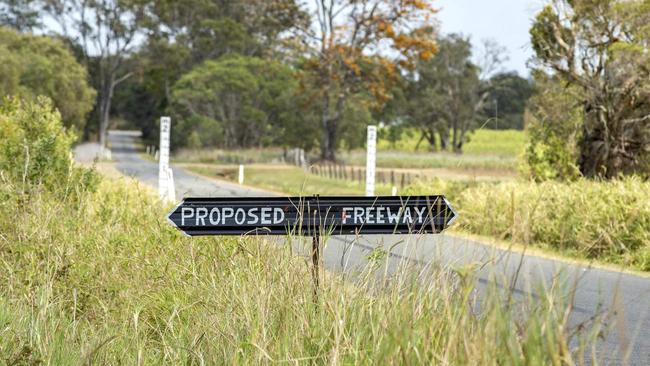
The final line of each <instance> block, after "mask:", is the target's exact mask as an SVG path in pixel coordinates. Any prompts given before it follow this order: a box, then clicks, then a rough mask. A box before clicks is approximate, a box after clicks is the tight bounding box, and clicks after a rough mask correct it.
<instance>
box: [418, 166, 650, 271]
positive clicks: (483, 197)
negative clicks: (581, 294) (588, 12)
mask: <svg viewBox="0 0 650 366" xmlns="http://www.w3.org/2000/svg"><path fill="white" fill-rule="evenodd" d="M408 193H410V194H417V193H422V194H424V193H429V194H430V193H441V194H445V195H447V197H448V198H449V200H450V201H451V203H452V205H453V206H454V208H457V209H458V211H459V214H460V215H459V219H458V225H459V226H460V227H461V228H462V229H463V230H466V231H469V232H471V233H475V234H479V235H489V236H494V237H498V238H502V239H512V240H514V241H516V242H520V243H524V244H535V245H538V246H541V247H546V248H551V249H554V250H558V251H561V252H562V253H563V254H568V255H573V256H576V257H581V258H594V259H599V260H602V261H606V262H610V263H615V264H621V265H625V266H629V267H632V268H635V269H638V270H643V271H650V182H647V181H644V180H642V179H639V178H634V177H631V178H625V179H621V180H614V181H608V182H595V181H589V180H585V179H580V180H577V181H574V182H569V183H561V182H556V181H547V182H542V183H534V182H507V183H506V182H504V183H498V184H495V183H473V184H462V183H444V182H442V181H433V182H420V183H417V184H415V185H413V186H411V187H409V189H408Z"/></svg>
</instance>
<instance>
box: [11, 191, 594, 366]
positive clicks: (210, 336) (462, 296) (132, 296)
mask: <svg viewBox="0 0 650 366" xmlns="http://www.w3.org/2000/svg"><path fill="white" fill-rule="evenodd" d="M1 188H2V189H1V192H2V195H3V198H4V201H3V202H2V203H0V233H1V235H0V267H1V268H2V273H3V276H2V277H3V280H2V281H0V355H2V359H1V360H2V361H1V362H0V363H7V364H15V363H22V364H32V363H46V364H79V363H100V364H159V363H174V364H180V363H184V364H199V365H203V364H270V363H290V364H302V363H312V364H452V365H458V364H493V365H503V364H557V365H560V364H572V363H575V362H578V363H579V362H581V361H583V360H585V358H587V357H591V356H590V355H591V352H592V351H594V350H595V348H594V347H595V343H594V342H595V340H596V338H597V336H598V334H599V333H600V332H601V331H602V328H601V323H600V322H599V321H595V322H594V323H590V324H584V325H583V327H581V328H576V327H574V326H572V325H570V322H569V314H570V311H571V303H570V301H569V297H568V294H569V292H570V291H569V289H567V288H566V286H563V285H562V284H561V283H560V282H554V283H552V284H551V285H550V286H549V287H548V288H540V289H539V290H538V291H536V293H537V294H536V297H535V298H533V297H524V298H518V299H513V297H511V296H510V294H509V293H508V292H507V291H505V290H503V288H507V286H505V287H500V288H496V287H488V288H487V289H485V290H482V291H481V296H478V295H477V291H476V289H477V279H476V278H475V277H474V275H473V274H472V271H469V270H468V271H465V270H462V269H457V270H455V271H451V270H446V269H443V268H436V269H433V270H430V271H429V272H426V274H423V273H419V274H418V275H419V277H418V278H416V276H415V274H412V273H411V272H407V270H406V269H404V270H403V271H400V272H399V273H398V274H397V275H396V276H394V277H391V278H383V277H381V275H380V273H381V269H380V268H381V261H382V260H383V259H382V258H381V257H378V258H377V259H376V261H379V263H372V264H371V265H369V266H368V268H366V270H365V271H366V273H365V274H362V275H360V276H359V277H358V278H360V280H358V281H356V282H354V283H352V282H348V281H345V280H343V278H342V277H341V276H340V275H337V274H325V275H323V278H322V287H321V289H320V294H319V298H318V301H317V302H314V299H313V297H312V291H311V289H312V288H311V286H312V282H311V277H310V272H309V271H310V268H309V263H308V260H307V259H306V258H303V257H301V256H299V255H296V254H295V253H294V252H293V246H292V245H280V246H278V245H277V243H273V242H270V241H269V240H268V239H267V238H255V237H248V238H224V237H212V238H186V237H183V236H182V235H180V234H179V233H178V232H177V231H176V230H174V229H173V228H171V227H170V226H169V225H167V223H166V222H165V221H164V219H163V217H164V213H165V211H166V210H165V208H164V207H161V206H160V205H159V203H157V201H155V200H154V199H153V198H152V197H151V196H149V193H148V192H147V191H145V190H143V189H142V188H140V187H139V186H137V185H136V184H134V183H131V182H125V181H107V180H104V181H103V182H102V183H101V184H100V186H99V188H98V190H97V192H95V193H93V192H81V193H80V195H78V197H77V198H76V199H74V200H72V199H64V198H61V197H60V196H57V195H56V194H54V193H48V192H47V191H41V192H40V193H37V194H32V195H30V196H29V197H27V196H25V195H23V194H16V193H15V192H17V191H16V190H14V189H13V188H14V187H12V186H11V183H10V182H3V185H2V186H1ZM287 240H294V241H295V240H297V239H296V238H287ZM378 268H379V269H378ZM375 270H377V271H379V272H375ZM378 276H379V277H378ZM378 281H379V282H378ZM378 284H381V286H378Z"/></svg>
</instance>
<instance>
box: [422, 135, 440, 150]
mask: <svg viewBox="0 0 650 366" xmlns="http://www.w3.org/2000/svg"><path fill="white" fill-rule="evenodd" d="M424 136H425V137H426V139H427V142H428V143H429V151H431V152H436V150H437V148H438V146H437V144H436V132H435V131H431V130H429V131H426V132H425V133H424Z"/></svg>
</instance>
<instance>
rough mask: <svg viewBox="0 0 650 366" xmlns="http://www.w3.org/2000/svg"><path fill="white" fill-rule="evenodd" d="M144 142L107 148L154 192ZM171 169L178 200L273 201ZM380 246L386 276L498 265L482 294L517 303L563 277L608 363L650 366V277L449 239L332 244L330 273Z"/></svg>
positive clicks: (119, 134) (119, 137)
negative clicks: (509, 291)
mask: <svg viewBox="0 0 650 366" xmlns="http://www.w3.org/2000/svg"><path fill="white" fill-rule="evenodd" d="M138 136H139V135H138V134H137V133H133V132H126V131H111V133H110V134H109V141H110V142H111V148H112V157H113V160H114V161H115V162H116V166H117V169H118V170H119V171H120V172H122V173H123V174H124V175H127V176H132V177H134V178H136V179H138V180H140V181H141V182H143V183H145V184H148V185H151V186H153V187H156V185H157V182H158V166H157V164H156V163H153V162H151V161H147V160H144V159H142V158H141V157H140V155H139V152H138V151H137V149H136V146H137V145H136V144H137V142H138V138H139V137H138ZM172 168H173V171H174V180H175V183H176V197H177V199H178V200H180V199H181V198H182V197H188V196H268V195H271V194H270V193H268V192H265V191H262V190H255V189H251V188H243V187H241V186H239V185H236V184H233V183H228V182H222V181H218V180H212V179H206V178H200V177H197V176H196V175H193V174H190V173H188V172H186V171H184V170H183V169H181V168H178V167H174V166H172ZM432 193H444V192H432ZM452 204H453V202H452ZM498 214H499V213H498V212H496V213H495V215H498ZM380 247H381V248H383V249H385V250H386V251H388V259H387V261H386V266H385V272H386V273H390V272H393V271H396V270H397V269H398V268H400V266H403V265H409V266H412V267H414V268H427V267H428V266H430V265H431V264H432V263H439V264H443V265H448V266H460V265H464V264H471V263H487V262H490V263H492V264H493V265H486V266H479V267H478V269H477V271H478V272H479V286H483V287H484V286H485V285H486V284H488V283H490V282H496V284H497V285H499V283H500V282H501V281H500V280H498V279H508V280H509V281H507V282H510V283H511V282H513V281H512V279H514V278H515V274H517V280H516V281H515V286H514V292H515V293H516V294H517V296H532V297H533V298H537V297H536V295H535V290H534V289H535V288H537V287H535V286H536V285H538V284H540V283H547V284H548V283H549V282H550V281H551V280H552V279H553V278H557V277H558V276H560V277H561V278H563V279H564V280H565V281H567V282H568V283H569V286H570V287H571V288H573V289H574V291H575V292H574V294H573V295H574V310H573V313H572V316H571V322H572V323H573V324H578V323H580V322H582V321H587V320H588V319H590V318H592V317H593V316H595V315H597V314H600V313H602V312H603V311H607V312H608V313H609V315H610V317H609V320H608V324H609V325H610V331H609V332H608V333H607V336H606V338H605V339H604V340H603V341H602V342H601V343H600V344H599V346H598V353H599V355H600V358H601V360H602V362H603V363H604V364H630V365H650V278H644V277H641V276H637V275H633V274H627V273H623V272H618V271H614V270H604V269H598V268H592V267H590V266H587V265H576V264H569V263H565V262H562V261H558V260H553V259H548V258H542V257H537V256H534V255H524V254H522V253H519V252H515V251H506V250H501V249H495V248H494V247H492V246H489V245H485V244H481V243H479V242H476V241H472V240H467V239H463V238H458V237H455V236H451V235H446V234H440V235H399V236H398V235H372V236H371V235H367V236H364V237H359V238H355V237H345V236H337V237H331V238H330V239H329V240H328V241H327V243H326V244H325V247H324V252H323V262H324V265H325V267H326V268H327V269H328V270H330V271H345V272H350V273H354V271H355V270H357V269H359V268H361V267H363V266H364V264H365V263H366V258H367V256H368V254H369V253H370V252H371V251H372V250H374V249H376V248H380ZM495 278H496V279H497V280H495ZM504 282H506V281H504ZM504 282H501V283H504ZM513 331H515V330H514V329H513Z"/></svg>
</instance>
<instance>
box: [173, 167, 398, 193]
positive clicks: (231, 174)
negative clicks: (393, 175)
mask: <svg viewBox="0 0 650 366" xmlns="http://www.w3.org/2000/svg"><path fill="white" fill-rule="evenodd" d="M184 167H186V168H187V169H189V170H191V171H193V172H196V173H199V174H201V175H205V176H208V177H216V178H220V179H226V180H229V181H232V182H236V181H237V178H238V169H239V168H238V167H236V166H219V165H189V164H188V165H184ZM244 184H246V185H250V186H254V187H259V188H264V189H268V190H272V191H276V192H284V193H286V194H289V195H292V196H305V195H307V196H309V195H314V194H320V195H323V196H327V195H363V194H364V193H365V183H359V182H351V181H346V180H340V179H331V178H326V177H321V176H318V175H315V174H310V173H308V172H306V171H305V170H304V169H301V168H298V167H294V166H289V165H269V166H263V165H256V166H246V167H245V181H244ZM375 190H376V193H377V194H379V195H390V193H391V192H390V191H391V187H390V186H388V185H382V184H377V185H376V187H375Z"/></svg>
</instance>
